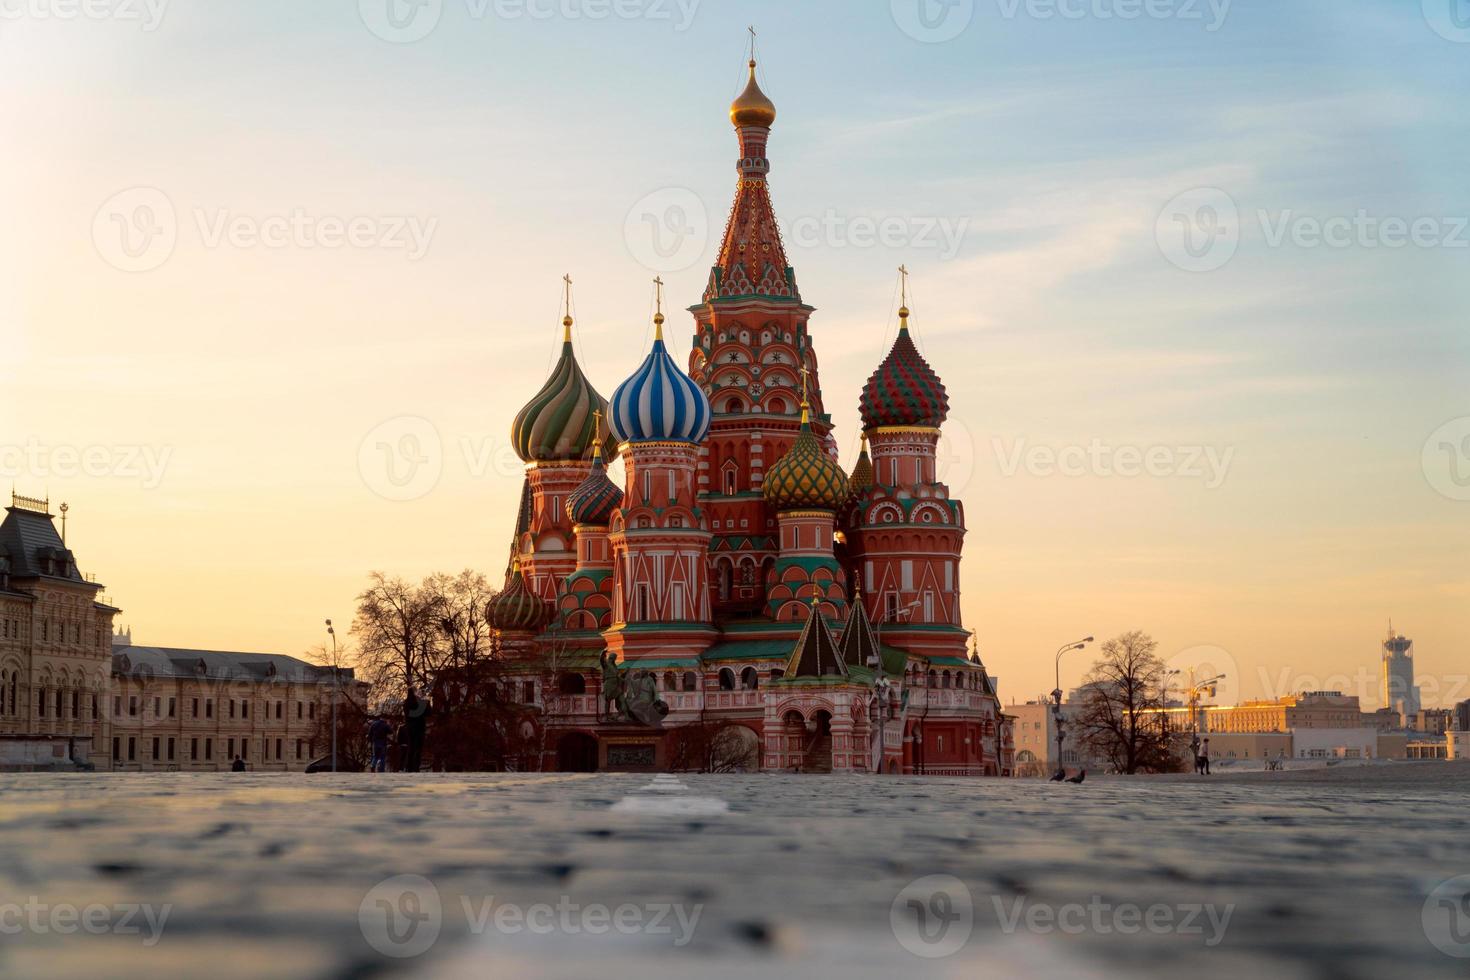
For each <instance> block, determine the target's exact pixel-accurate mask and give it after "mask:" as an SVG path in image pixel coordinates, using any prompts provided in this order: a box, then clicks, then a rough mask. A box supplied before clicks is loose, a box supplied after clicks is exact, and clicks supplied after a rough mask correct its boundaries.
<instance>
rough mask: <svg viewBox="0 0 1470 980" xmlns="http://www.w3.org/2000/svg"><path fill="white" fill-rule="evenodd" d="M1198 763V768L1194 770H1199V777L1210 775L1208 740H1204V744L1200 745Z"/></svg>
mask: <svg viewBox="0 0 1470 980" xmlns="http://www.w3.org/2000/svg"><path fill="white" fill-rule="evenodd" d="M1198 763H1199V764H1198V766H1197V767H1196V768H1197V769H1198V770H1199V773H1200V775H1202V776H1208V775H1209V774H1210V740H1209V739H1205V740H1204V742H1203V743H1202V744H1201V745H1200V750H1199V759H1198Z"/></svg>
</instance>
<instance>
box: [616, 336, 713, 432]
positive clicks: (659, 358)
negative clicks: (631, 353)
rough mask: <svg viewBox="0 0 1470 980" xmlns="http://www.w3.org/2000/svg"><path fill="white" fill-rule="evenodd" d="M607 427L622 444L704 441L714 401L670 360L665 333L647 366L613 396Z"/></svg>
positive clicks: (648, 359)
mask: <svg viewBox="0 0 1470 980" xmlns="http://www.w3.org/2000/svg"><path fill="white" fill-rule="evenodd" d="M662 319H663V317H662V316H659V317H658V318H656V320H655V322H660V321H662ZM607 421H608V425H609V427H610V428H611V429H612V431H613V434H614V435H615V436H617V437H618V441H619V442H695V443H697V442H703V441H704V437H705V435H706V434H707V433H708V432H709V423H710V406H709V399H708V398H707V397H705V394H704V391H703V390H702V389H701V388H700V387H699V385H697V384H695V383H694V379H693V378H691V377H689V375H687V374H685V373H684V372H683V371H681V370H679V366H678V365H677V364H675V363H674V359H673V358H672V357H670V356H669V352H668V351H667V350H666V349H665V348H664V339H663V330H662V328H660V329H659V331H658V334H657V336H656V337H655V339H654V341H653V350H652V351H650V352H649V354H648V357H646V358H644V360H643V364H642V365H640V366H639V368H638V370H637V371H634V372H633V376H632V377H630V378H629V379H628V380H627V381H624V382H623V383H622V384H620V385H618V388H617V390H616V391H614V392H613V396H612V398H611V399H610V401H609V403H608V416H607Z"/></svg>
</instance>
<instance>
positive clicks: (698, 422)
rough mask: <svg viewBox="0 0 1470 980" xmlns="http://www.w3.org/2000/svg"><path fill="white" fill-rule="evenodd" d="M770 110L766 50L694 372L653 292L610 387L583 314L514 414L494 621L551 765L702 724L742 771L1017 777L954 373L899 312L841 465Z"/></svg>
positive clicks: (643, 763)
mask: <svg viewBox="0 0 1470 980" xmlns="http://www.w3.org/2000/svg"><path fill="white" fill-rule="evenodd" d="M775 118H776V109H775V106H774V105H773V104H772V103H771V101H770V100H769V99H768V98H767V97H766V96H765V94H764V93H762V91H761V89H760V87H759V85H758V84H757V83H756V78H755V62H754V60H752V61H751V62H750V80H749V83H748V84H747V86H746V88H745V90H744V91H743V92H742V93H741V94H740V96H739V97H738V98H737V99H736V100H735V101H734V103H733V104H732V105H731V108H730V119H731V122H732V124H733V126H734V129H735V133H736V136H737V138H738V142H739V158H738V161H737V164H736V169H737V172H738V182H737V186H736V190H735V199H734V203H733V205H732V207H731V211H730V217H729V220H728V223H727V225H726V228H725V234H724V238H723V240H722V242H721V245H720V250H719V253H718V257H717V259H716V261H715V264H714V267H713V268H712V269H711V270H710V275H709V279H708V281H707V283H706V285H705V288H704V292H703V295H702V296H701V297H700V298H699V302H698V303H696V304H694V305H693V306H690V307H689V312H690V314H692V317H693V334H692V342H691V353H690V356H689V361H688V364H687V368H681V367H680V366H679V365H678V364H677V363H676V362H675V361H674V359H673V357H672V356H671V355H670V353H669V351H668V350H667V348H666V347H665V345H664V339H663V335H664V322H665V318H664V316H663V312H662V305H661V304H660V307H659V312H658V313H657V315H656V316H655V318H654V325H655V339H654V341H653V347H652V349H651V350H650V351H649V352H648V355H647V357H646V358H645V359H644V361H643V362H642V364H641V365H640V366H639V367H638V369H637V370H636V371H635V372H634V373H633V374H632V375H631V376H630V377H628V378H627V379H626V380H624V381H623V382H622V383H621V384H619V385H617V387H616V388H615V389H614V390H613V393H612V396H611V398H610V399H605V398H604V397H603V396H602V395H601V394H599V393H598V391H597V389H596V388H595V387H594V386H593V384H592V382H591V381H590V380H589V379H588V377H587V376H586V374H585V373H584V372H583V369H582V367H581V365H579V364H578V362H577V360H576V357H575V355H574V354H573V349H572V343H571V328H572V321H571V317H570V315H568V317H567V318H566V319H565V320H564V321H563V323H564V325H565V330H566V332H565V335H564V338H563V344H562V352H561V357H560V359H559V360H558V362H557V363H556V365H555V367H554V368H553V371H552V374H551V377H550V378H549V379H547V381H546V383H545V384H544V385H543V386H542V388H541V390H540V391H539V392H537V394H536V395H535V397H533V398H532V399H531V401H530V402H528V403H527V404H526V406H525V408H523V409H522V410H521V412H520V413H519V415H518V416H517V417H516V419H515V422H514V424H513V426H512V438H513V440H514V447H515V449H516V452H517V453H518V455H519V456H520V457H521V459H522V460H524V461H525V464H526V478H525V482H524V485H523V489H522V495H521V502H520V507H519V513H518V515H517V520H516V531H515V536H514V541H513V543H512V547H511V552H512V554H511V561H510V564H509V567H508V569H507V575H506V584H505V588H504V589H503V590H502V591H501V592H500V593H499V594H498V595H497V597H496V598H495V599H494V600H492V602H491V603H490V607H489V610H488V618H489V619H490V622H491V623H492V625H493V626H494V627H495V628H496V629H497V630H498V631H499V634H500V638H501V644H502V650H503V652H504V655H505V656H506V660H507V663H508V665H510V668H509V669H510V671H511V674H512V676H513V677H514V683H513V687H514V690H515V691H516V692H518V693H517V697H518V699H520V700H522V701H523V702H524V703H527V704H530V705H533V706H534V707H535V708H536V712H535V718H536V721H535V722H534V724H535V725H537V726H539V728H540V731H539V735H540V744H542V745H544V746H545V750H544V752H543V753H542V757H541V758H540V759H538V760H537V761H536V762H535V763H534V764H536V765H539V766H541V767H543V768H560V769H574V770H590V769H631V770H658V769H668V768H682V767H688V766H689V765H690V762H689V758H688V755H689V751H688V750H689V745H690V744H691V742H692V741H698V740H697V739H693V738H692V736H691V733H696V732H697V733H703V736H704V741H703V743H701V744H709V743H711V742H712V743H713V744H715V745H717V746H719V747H720V748H719V751H718V753H717V754H718V755H720V756H721V758H723V759H724V760H725V762H726V763H727V764H731V765H732V766H733V767H737V768H742V769H755V768H759V769H764V770H774V771H791V770H799V771H809V772H810V771H845V772H854V771H856V772H883V773H927V774H942V775H1009V774H1010V771H1011V768H1012V756H1013V752H1014V748H1013V740H1012V733H1011V730H1010V723H1009V720H1008V719H1007V718H1006V716H1004V715H1003V714H1002V712H1001V708H1000V702H999V700H998V698H997V695H996V690H995V685H994V682H993V680H992V679H991V678H990V676H989V675H988V673H987V671H986V669H985V667H984V665H983V664H982V663H981V662H980V659H979V657H978V655H977V654H976V653H974V652H973V651H972V650H971V648H970V635H969V633H968V632H967V631H966V630H965V629H964V628H963V626H962V624H961V620H960V604H959V597H960V579H959V575H960V553H961V547H962V544H963V540H964V534H965V522H964V508H963V506H962V505H961V503H960V502H959V501H958V500H955V499H952V498H951V497H950V494H949V489H948V488H947V487H946V486H945V485H944V484H943V483H942V482H940V480H939V477H938V474H937V473H936V467H935V453H936V445H937V443H938V440H939V435H940V429H941V426H942V425H943V424H944V421H945V418H946V416H947V414H948V411H949V401H948V397H947V395H946V392H945V388H944V385H943V383H942V382H941V381H940V379H939V376H938V375H937V374H936V373H935V371H934V370H933V368H932V367H931V366H930V365H929V364H928V363H927V362H926V361H925V359H924V357H923V356H922V355H921V354H920V353H919V351H918V349H917V348H916V347H915V345H914V342H913V339H912V338H911V337H910V334H909V328H908V317H909V310H908V309H907V307H906V306H904V307H901V308H900V310H899V318H900V325H899V331H898V337H897V340H896V341H895V342H894V344H893V347H892V349H891V350H889V351H888V352H887V354H886V356H883V357H881V358H880V357H878V356H877V355H878V354H879V353H881V352H878V351H875V361H877V366H876V368H875V370H874V371H873V373H872V376H871V377H870V378H869V380H868V382H867V384H866V385H865V386H864V387H863V389H862V391H861V392H860V394H859V408H860V414H861V418H862V425H863V449H862V452H861V453H860V454H859V456H858V458H857V460H856V462H855V464H854V465H853V467H852V469H851V471H850V472H849V471H847V470H845V469H844V467H843V466H842V465H841V464H840V462H839V460H838V454H837V450H836V443H835V440H834V439H833V437H832V423H831V417H830V415H829V414H828V412H827V411H826V410H825V408H824V402H823V390H822V386H821V381H820V372H819V366H818V359H817V352H816V347H815V343H814V338H813V333H812V330H811V324H810V321H811V316H812V313H813V312H814V308H813V307H812V306H810V305H808V304H807V303H806V302H805V301H804V300H803V298H802V295H801V291H800V289H799V288H798V285H797V279H796V272H795V270H794V269H793V268H792V266H791V263H790V262H789V261H788V259H787V256H786V253H785V249H784V246H783V244H782V241H781V235H780V232H779V230H778V228H777V224H776V218H775V213H774V211H773V208H772V204H771V198H770V192H769V184H768V174H769V170H770V162H769V159H768V158H767V155H766V145H767V140H768V139H769V137H770V134H771V128H772V125H773V124H774V122H775ZM568 313H570V311H568ZM614 455H616V457H617V458H619V459H620V460H621V462H622V465H623V471H624V478H623V481H622V486H617V485H615V484H614V483H613V481H612V480H611V479H610V478H609V476H608V473H607V470H606V461H607V460H608V459H610V458H613V457H614ZM711 733H713V734H711ZM732 759H733V760H734V761H733V763H731V760H732ZM709 763H710V758H709V753H708V752H706V753H705V758H704V764H706V765H708V764H709Z"/></svg>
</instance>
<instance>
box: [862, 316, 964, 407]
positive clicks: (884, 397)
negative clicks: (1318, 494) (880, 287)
mask: <svg viewBox="0 0 1470 980" xmlns="http://www.w3.org/2000/svg"><path fill="white" fill-rule="evenodd" d="M898 316H899V326H898V339H897V340H895V341H894V342H893V349H892V350H891V351H889V352H888V356H887V357H885V358H884V359H883V363H882V364H879V365H878V370H876V371H874V372H873V376H872V377H870V378H869V379H868V383H867V384H866V385H864V386H863V394H862V398H861V400H859V402H858V413H859V414H860V415H862V418H863V428H865V429H876V428H879V427H881V426H886V425H922V426H932V427H934V428H938V427H939V426H940V425H942V424H944V420H945V418H946V417H947V416H948V415H949V395H947V394H946V393H945V391H944V382H942V381H940V380H939V375H937V374H935V373H934V369H933V368H931V367H930V366H929V362H928V361H926V360H924V355H923V354H920V353H919V349H918V348H917V347H915V346H914V339H913V338H912V337H910V336H909V322H908V321H909V310H908V307H906V306H905V307H900V308H899V311H898Z"/></svg>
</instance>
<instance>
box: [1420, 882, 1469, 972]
mask: <svg viewBox="0 0 1470 980" xmlns="http://www.w3.org/2000/svg"><path fill="white" fill-rule="evenodd" d="M1420 923H1421V924H1422V925H1423V926H1424V935H1425V937H1426V938H1427V939H1428V940H1429V941H1430V942H1431V943H1433V944H1434V948H1435V949H1437V950H1439V951H1440V952H1441V953H1443V954H1445V955H1446V956H1453V957H1456V958H1457V959H1467V958H1470V875H1460V876H1459V877H1456V878H1451V879H1450V880H1449V881H1442V882H1440V884H1439V887H1437V888H1435V889H1434V891H1432V892H1430V893H1429V897H1428V898H1426V899H1425V900H1424V909H1423V911H1422V912H1421V913H1420Z"/></svg>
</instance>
